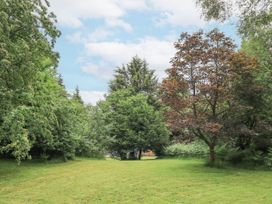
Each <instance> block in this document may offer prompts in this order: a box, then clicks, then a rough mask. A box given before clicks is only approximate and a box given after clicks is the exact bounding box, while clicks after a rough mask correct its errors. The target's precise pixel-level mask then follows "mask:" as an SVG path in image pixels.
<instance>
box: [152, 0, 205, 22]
mask: <svg viewBox="0 0 272 204" xmlns="http://www.w3.org/2000/svg"><path fill="white" fill-rule="evenodd" d="M149 2H150V4H151V6H152V7H153V9H155V10H158V11H160V12H161V17H160V18H159V19H158V23H159V24H172V25H175V26H197V27H203V26H204V25H205V24H206V23H205V21H204V20H203V19H201V16H200V15H201V12H200V10H199V9H198V8H197V7H196V4H195V1H194V0H149Z"/></svg>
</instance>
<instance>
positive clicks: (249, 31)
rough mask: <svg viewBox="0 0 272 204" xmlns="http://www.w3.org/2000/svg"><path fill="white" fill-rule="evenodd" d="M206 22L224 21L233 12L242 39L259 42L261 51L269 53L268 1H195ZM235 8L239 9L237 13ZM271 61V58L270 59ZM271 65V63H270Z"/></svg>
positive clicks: (271, 32)
mask: <svg viewBox="0 0 272 204" xmlns="http://www.w3.org/2000/svg"><path fill="white" fill-rule="evenodd" d="M197 4H198V5H199V6H200V7H201V8H202V13H203V15H204V16H205V18H206V19H207V20H211V19H214V20H220V21H225V20H226V19H228V18H230V17H231V16H232V15H233V14H234V13H235V12H236V13H237V12H238V13H239V14H238V29H239V33H240V34H241V35H242V37H243V38H244V39H250V38H251V39H252V38H253V39H254V40H258V41H261V42H262V43H261V45H262V49H263V50H266V51H267V52H270V56H271V52H272V50H271V47H272V41H271V36H272V29H271V22H272V4H271V1H270V0H236V1H234V2H233V1H228V0H197ZM236 8H239V10H238V11H237V10H236ZM270 59H271V58H270ZM270 63H271V61H270Z"/></svg>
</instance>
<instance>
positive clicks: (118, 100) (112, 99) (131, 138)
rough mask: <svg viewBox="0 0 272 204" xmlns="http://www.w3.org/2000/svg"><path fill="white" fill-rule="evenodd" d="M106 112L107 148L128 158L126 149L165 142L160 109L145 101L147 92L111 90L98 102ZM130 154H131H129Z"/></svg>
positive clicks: (139, 150)
mask: <svg viewBox="0 0 272 204" xmlns="http://www.w3.org/2000/svg"><path fill="white" fill-rule="evenodd" d="M100 106H101V108H102V110H104V114H106V117H105V118H106V124H111V129H110V131H109V135H110V137H111V138H112V142H111V144H110V150H111V151H112V152H115V153H117V154H118V156H120V158H121V159H127V153H129V152H134V153H136V152H138V159H141V153H142V151H144V150H147V149H149V150H154V149H156V148H159V147H161V146H163V145H165V144H167V142H168V137H169V133H168V130H167V128H166V126H165V124H164V120H163V116H162V114H161V113H160V111H158V110H156V109H155V108H154V107H153V106H152V105H150V104H148V103H147V96H145V95H144V94H136V95H135V93H134V92H133V91H131V90H128V89H122V90H119V91H115V92H113V93H111V94H110V95H109V96H108V97H107V99H106V101H105V102H104V103H102V104H100ZM130 158H131V157H130Z"/></svg>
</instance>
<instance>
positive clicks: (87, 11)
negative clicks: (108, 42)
mask: <svg viewBox="0 0 272 204" xmlns="http://www.w3.org/2000/svg"><path fill="white" fill-rule="evenodd" d="M49 2H50V5H51V9H52V11H53V12H54V13H55V14H56V15H57V19H58V22H59V23H60V24H62V25H66V26H69V27H73V28H80V27H82V26H83V25H84V22H83V21H84V20H88V19H104V20H106V22H107V24H108V25H109V26H111V27H121V28H123V29H124V30H125V31H131V30H132V28H131V25H129V24H128V23H127V22H125V21H124V20H122V19H121V18H122V17H123V16H124V15H125V14H126V13H127V11H129V10H142V9H145V8H146V4H145V0H49Z"/></svg>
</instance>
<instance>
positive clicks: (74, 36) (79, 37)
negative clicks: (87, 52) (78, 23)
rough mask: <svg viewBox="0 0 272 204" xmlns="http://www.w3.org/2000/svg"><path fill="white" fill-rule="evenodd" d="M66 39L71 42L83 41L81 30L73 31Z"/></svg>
mask: <svg viewBox="0 0 272 204" xmlns="http://www.w3.org/2000/svg"><path fill="white" fill-rule="evenodd" d="M66 39H67V40H68V41H69V42H71V43H84V38H83V36H82V33H81V32H75V33H73V34H70V35H67V36H66Z"/></svg>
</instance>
